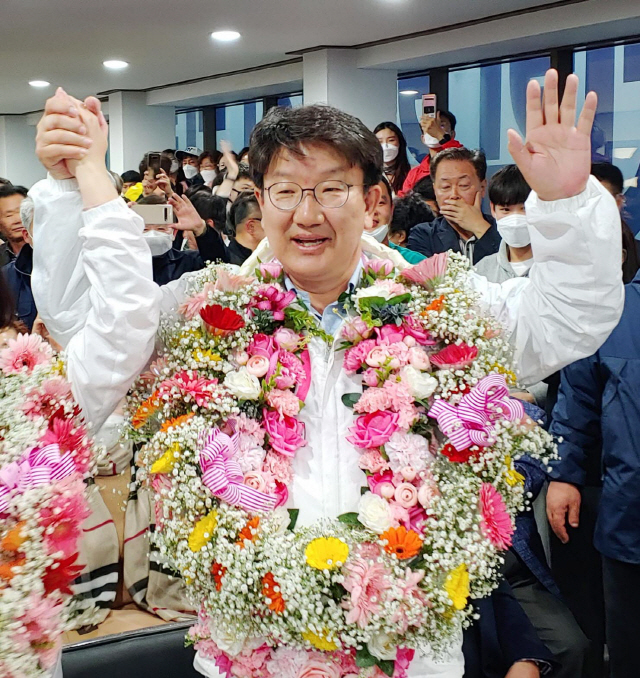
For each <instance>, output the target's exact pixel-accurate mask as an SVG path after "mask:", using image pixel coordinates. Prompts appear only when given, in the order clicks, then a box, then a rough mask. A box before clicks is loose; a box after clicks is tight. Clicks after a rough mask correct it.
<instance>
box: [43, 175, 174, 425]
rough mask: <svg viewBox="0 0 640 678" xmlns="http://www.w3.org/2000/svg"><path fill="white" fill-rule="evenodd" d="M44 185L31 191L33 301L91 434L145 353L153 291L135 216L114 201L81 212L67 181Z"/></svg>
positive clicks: (149, 347)
mask: <svg viewBox="0 0 640 678" xmlns="http://www.w3.org/2000/svg"><path fill="white" fill-rule="evenodd" d="M42 183H45V182H41V184H42ZM46 183H47V184H48V185H44V186H42V185H38V186H37V187H34V189H32V195H33V198H34V203H35V212H34V224H35V230H34V273H33V278H34V279H33V283H34V289H33V291H34V298H35V301H36V306H37V307H38V310H39V312H40V313H41V316H42V318H43V320H44V322H45V324H46V325H47V328H48V330H49V331H50V332H51V334H52V336H53V337H54V338H56V339H58V341H60V340H62V341H61V343H62V344H63V345H65V346H66V359H67V371H68V376H69V381H70V382H71V385H72V389H73V393H74V396H75V398H76V400H77V402H78V404H79V405H80V407H81V408H82V411H83V413H84V415H85V417H86V419H87V421H88V422H89V423H90V424H91V426H92V428H93V429H94V430H98V429H99V428H100V427H101V426H102V424H103V423H104V422H105V421H106V419H107V417H108V416H109V415H110V414H111V413H112V412H113V410H114V409H115V407H116V406H117V404H118V402H119V401H120V399H121V398H122V397H124V395H125V394H126V392H127V390H128V389H129V386H130V385H131V383H132V381H133V380H134V379H135V378H136V377H137V376H138V374H139V372H140V370H141V369H142V368H143V367H144V365H145V364H146V362H147V360H148V358H149V357H150V355H151V353H152V351H153V346H154V337H155V334H156V331H157V328H158V319H159V314H160V297H161V294H160V288H159V287H158V286H157V285H156V284H155V283H154V282H153V278H152V269H151V253H150V251H149V247H148V246H147V244H146V242H145V241H144V239H143V238H142V231H143V222H142V219H141V218H140V217H139V216H138V215H137V214H136V213H135V212H133V211H132V210H130V209H128V208H127V207H126V205H125V204H124V203H123V202H122V200H120V199H117V200H113V201H111V202H108V203H106V204H104V205H100V206H99V207H95V208H93V209H90V210H87V211H85V212H83V211H82V203H81V200H80V197H79V193H77V191H76V190H75V187H74V186H73V184H67V183H66V182H53V181H52V180H47V182H46ZM36 189H37V190H36ZM35 253H37V254H35Z"/></svg>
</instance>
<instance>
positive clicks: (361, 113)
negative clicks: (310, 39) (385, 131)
mask: <svg viewBox="0 0 640 678" xmlns="http://www.w3.org/2000/svg"><path fill="white" fill-rule="evenodd" d="M356 55H357V52H356V51H355V50H348V49H322V50H317V51H315V52H307V53H306V54H304V55H303V93H304V103H305V105H308V104H315V103H325V104H330V105H331V106H335V107H336V108H340V109H341V110H343V111H346V112H347V113H351V114H352V115H355V116H357V117H358V118H360V120H362V122H364V124H365V125H367V127H370V128H371V129H373V128H374V127H375V126H376V125H377V124H378V123H379V122H382V121H383V120H391V121H393V122H395V121H396V118H397V108H398V85H397V79H398V73H397V71H395V70H387V69H372V68H358V66H357V62H356Z"/></svg>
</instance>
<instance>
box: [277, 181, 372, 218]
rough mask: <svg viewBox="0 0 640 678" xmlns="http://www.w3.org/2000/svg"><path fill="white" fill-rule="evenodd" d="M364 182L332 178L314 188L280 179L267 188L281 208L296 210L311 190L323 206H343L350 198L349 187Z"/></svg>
mask: <svg viewBox="0 0 640 678" xmlns="http://www.w3.org/2000/svg"><path fill="white" fill-rule="evenodd" d="M354 186H362V184H347V183H345V182H344V181H338V180H334V179H331V180H329V181H321V182H320V183H319V184H316V186H315V187H314V188H302V186H300V185H298V184H296V183H294V182H293V181H280V182H278V183H276V184H271V186H269V188H267V193H268V194H269V200H271V203H272V205H273V206H274V207H277V208H278V209H279V210H285V211H289V210H294V209H295V208H296V207H297V206H298V205H299V204H300V203H301V202H302V198H303V197H304V194H305V192H306V191H311V192H312V193H313V196H314V197H315V199H316V201H317V202H318V203H319V204H320V205H322V207H329V208H336V207H342V206H343V205H344V204H345V203H346V202H347V200H348V199H349V189H351V188H354Z"/></svg>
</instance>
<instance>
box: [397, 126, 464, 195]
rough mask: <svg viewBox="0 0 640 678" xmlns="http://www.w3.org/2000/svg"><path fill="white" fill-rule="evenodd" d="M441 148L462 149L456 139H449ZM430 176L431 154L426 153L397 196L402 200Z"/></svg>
mask: <svg viewBox="0 0 640 678" xmlns="http://www.w3.org/2000/svg"><path fill="white" fill-rule="evenodd" d="M442 148H462V144H461V143H460V142H459V141H458V140H457V139H451V141H447V142H446V143H444V144H442ZM430 174H431V153H427V155H426V156H425V158H424V160H423V161H422V162H421V163H420V164H419V165H418V166H417V167H414V168H413V169H411V170H410V171H409V174H407V178H406V179H405V180H404V184H402V190H401V191H400V193H398V195H399V196H400V197H401V198H404V196H405V195H407V193H408V192H409V191H410V190H411V189H412V188H413V187H414V186H415V185H416V184H417V183H418V182H419V181H420V179H424V178H425V177H428V176H429V175H430Z"/></svg>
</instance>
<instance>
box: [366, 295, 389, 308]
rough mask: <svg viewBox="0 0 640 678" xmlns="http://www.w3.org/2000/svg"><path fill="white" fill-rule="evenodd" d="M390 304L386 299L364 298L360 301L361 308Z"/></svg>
mask: <svg viewBox="0 0 640 678" xmlns="http://www.w3.org/2000/svg"><path fill="white" fill-rule="evenodd" d="M388 303H389V302H388V301H387V300H386V299H385V298H384V297H362V298H361V299H359V300H358V304H359V305H360V308H371V307H372V306H377V307H380V306H386V305H387V304H388Z"/></svg>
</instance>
